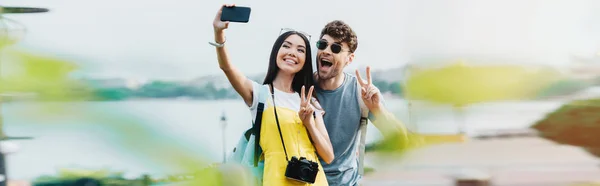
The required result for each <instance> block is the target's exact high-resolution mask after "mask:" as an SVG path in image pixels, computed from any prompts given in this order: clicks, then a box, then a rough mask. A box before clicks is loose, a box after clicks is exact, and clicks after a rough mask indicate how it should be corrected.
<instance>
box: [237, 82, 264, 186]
mask: <svg viewBox="0 0 600 186" xmlns="http://www.w3.org/2000/svg"><path fill="white" fill-rule="evenodd" d="M259 87H260V88H259V90H255V91H258V106H257V110H256V118H255V119H254V122H252V127H250V128H249V129H248V130H246V131H245V132H244V134H243V135H242V136H241V137H240V139H239V140H238V143H237V145H236V146H235V148H234V149H233V153H232V155H231V156H230V157H229V160H228V162H234V163H238V164H241V165H242V166H243V167H245V168H247V169H248V170H250V172H251V173H252V175H253V176H254V178H255V181H256V183H257V184H258V185H262V177H263V172H264V160H260V157H261V155H262V148H261V147H260V143H259V142H260V128H261V123H262V115H263V111H264V109H265V104H266V103H265V102H266V101H267V95H268V94H269V90H268V89H267V88H266V87H265V86H259Z"/></svg>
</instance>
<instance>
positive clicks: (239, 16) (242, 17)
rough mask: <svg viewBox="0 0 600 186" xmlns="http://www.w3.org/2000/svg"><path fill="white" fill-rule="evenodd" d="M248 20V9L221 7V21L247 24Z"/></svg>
mask: <svg viewBox="0 0 600 186" xmlns="http://www.w3.org/2000/svg"><path fill="white" fill-rule="evenodd" d="M249 20H250V7H243V6H234V7H223V12H222V13H221V21H229V22H238V23H247V22H248V21H249Z"/></svg>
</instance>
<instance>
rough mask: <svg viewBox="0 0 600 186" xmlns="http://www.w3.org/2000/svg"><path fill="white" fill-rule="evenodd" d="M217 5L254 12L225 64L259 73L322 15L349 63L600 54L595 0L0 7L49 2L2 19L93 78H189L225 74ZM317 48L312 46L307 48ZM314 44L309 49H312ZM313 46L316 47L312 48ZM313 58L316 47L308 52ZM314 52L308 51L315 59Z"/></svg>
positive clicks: (562, 60)
mask: <svg viewBox="0 0 600 186" xmlns="http://www.w3.org/2000/svg"><path fill="white" fill-rule="evenodd" d="M223 3H235V4H237V5H238V6H249V7H251V8H252V13H251V17H250V22H249V23H246V24H242V23H232V24H230V27H229V29H228V30H227V31H226V37H227V46H228V49H229V51H230V54H231V59H232V63H233V64H234V65H236V66H237V67H238V68H239V69H241V70H242V72H243V73H245V74H247V75H252V74H256V73H262V72H265V71H266V69H267V64H268V55H269V53H270V49H271V47H272V44H273V42H274V40H275V39H276V37H277V36H278V34H279V31H280V28H284V27H290V28H294V29H297V30H302V31H305V32H308V33H310V34H311V35H312V36H313V37H312V40H311V42H312V43H313V44H314V43H315V42H316V39H315V38H317V37H318V34H319V32H320V29H321V28H322V27H323V26H324V25H325V24H326V23H327V22H329V21H332V20H335V19H340V20H343V21H345V22H347V23H348V24H349V25H350V26H352V28H353V29H354V30H355V32H356V33H357V35H358V38H359V41H358V42H359V45H358V49H357V51H356V54H355V55H356V58H355V61H354V62H353V63H352V64H351V65H350V66H349V67H348V68H357V67H362V66H366V65H369V66H371V67H372V68H373V69H388V68H394V67H400V66H402V65H405V64H407V63H419V62H421V61H423V60H425V59H429V58H436V59H441V60H449V61H452V60H457V59H461V58H465V57H469V56H471V57H472V56H477V57H483V58H485V59H496V60H499V59H502V60H500V61H505V62H515V61H518V62H523V63H537V64H547V65H558V66H560V65H566V64H568V63H569V56H570V55H581V56H590V55H592V54H595V53H597V52H598V51H600V34H598V33H600V13H598V12H597V11H596V12H595V11H593V10H594V9H596V10H597V9H598V8H600V2H598V1H594V0H528V1H519V0H486V1H481V0H454V1H444V0H418V1H417V0H413V1H409V0H394V1H382V0H374V1H359V0H329V1H319V0H305V1H285V0H284V1H282V0H260V1H259V0H231V1H213V0H211V1H204V0H178V1H165V0H160V1H159V0H152V1H150V0H127V1H122V0H102V1H98V0H95V1H92V0H27V1H23V0H3V1H2V3H1V4H2V6H34V7H44V8H49V9H50V12H48V13H43V14H26V15H23V14H22V15H14V14H13V15H6V17H9V18H11V19H14V20H18V21H20V22H21V23H23V24H24V25H26V26H27V28H28V33H27V35H26V37H25V38H24V39H23V40H22V41H21V42H20V43H19V44H18V45H17V47H21V48H25V49H29V50H33V51H38V52H42V53H46V54H51V55H54V56H57V57H61V58H65V59H69V60H72V61H74V62H76V63H78V64H80V66H81V67H82V69H81V70H80V71H79V73H81V74H83V75H84V76H88V77H97V78H111V77H120V78H129V79H142V80H143V79H178V80H185V79H192V78H195V77H199V76H204V75H223V74H222V72H221V71H220V69H219V67H218V63H217V60H216V54H215V50H214V47H213V46H211V45H209V44H208V42H209V41H212V40H213V39H214V38H213V30H212V20H213V19H214V16H215V13H216V11H217V9H218V8H219V6H220V5H221V4H223ZM313 48H314V46H313ZM313 50H314V49H313ZM314 51H316V50H314ZM313 53H315V54H316V52H313ZM315 54H313V57H314V56H315Z"/></svg>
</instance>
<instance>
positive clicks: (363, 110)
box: [356, 79, 369, 175]
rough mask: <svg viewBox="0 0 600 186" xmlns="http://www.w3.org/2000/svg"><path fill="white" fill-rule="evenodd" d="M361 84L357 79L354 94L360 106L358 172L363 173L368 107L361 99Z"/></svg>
mask: <svg viewBox="0 0 600 186" xmlns="http://www.w3.org/2000/svg"><path fill="white" fill-rule="evenodd" d="M361 91H362V90H361V86H360V84H359V83H358V79H357V81H356V94H357V96H356V97H357V98H358V104H359V106H360V125H359V131H360V143H359V146H358V150H359V154H358V174H359V175H364V160H365V141H366V138H367V121H368V117H369V108H367V105H365V102H364V101H363V99H362V94H361Z"/></svg>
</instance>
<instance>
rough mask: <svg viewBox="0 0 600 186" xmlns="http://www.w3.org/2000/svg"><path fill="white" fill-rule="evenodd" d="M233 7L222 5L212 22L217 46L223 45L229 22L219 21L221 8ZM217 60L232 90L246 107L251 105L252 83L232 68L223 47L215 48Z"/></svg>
mask: <svg viewBox="0 0 600 186" xmlns="http://www.w3.org/2000/svg"><path fill="white" fill-rule="evenodd" d="M232 6H235V5H223V6H222V7H221V8H220V9H219V11H218V12H217V16H216V17H215V20H214V21H213V27H214V32H215V42H216V43H218V44H225V42H226V38H225V29H227V27H228V26H229V22H228V21H226V22H223V21H221V12H222V10H223V7H232ZM216 50H217V59H218V61H219V68H221V70H222V71H223V72H224V73H225V76H227V79H228V80H229V83H231V86H233V89H235V91H236V92H237V93H238V94H240V96H242V99H244V102H246V105H248V106H250V105H252V101H253V100H252V81H251V80H249V79H248V78H247V77H246V76H244V74H242V72H240V71H239V70H238V69H237V68H236V67H235V66H233V65H232V64H231V62H230V60H229V53H228V52H227V48H226V46H225V45H223V46H222V47H216Z"/></svg>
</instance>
